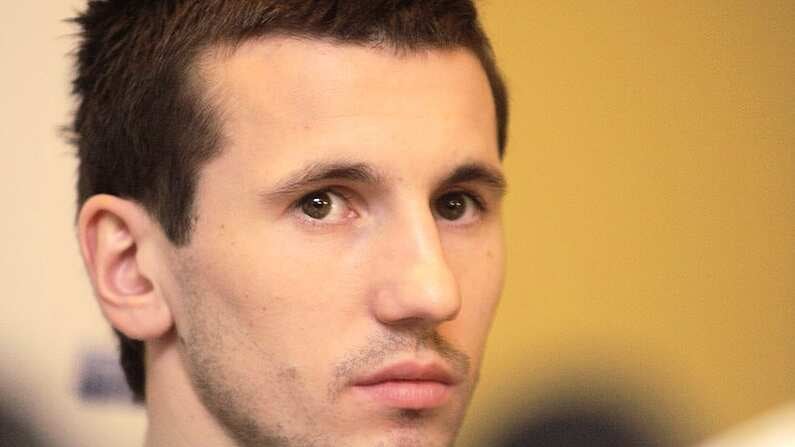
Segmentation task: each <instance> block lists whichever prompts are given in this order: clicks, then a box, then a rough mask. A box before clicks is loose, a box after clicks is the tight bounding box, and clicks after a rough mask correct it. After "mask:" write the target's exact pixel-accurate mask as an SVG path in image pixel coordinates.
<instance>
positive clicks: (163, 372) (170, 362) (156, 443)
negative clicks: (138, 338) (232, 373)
mask: <svg viewBox="0 0 795 447" xmlns="http://www.w3.org/2000/svg"><path fill="white" fill-rule="evenodd" d="M177 343H178V342H177V337H176V335H175V334H174V331H172V332H171V334H170V335H168V336H167V337H165V338H164V339H163V340H157V341H155V342H148V343H147V344H146V413H147V417H148V420H149V425H148V429H147V432H146V441H145V444H144V446H145V447H195V446H200V445H211V446H214V447H234V446H235V443H234V441H233V440H232V439H231V438H229V436H227V435H226V433H224V431H223V429H222V428H221V427H220V425H219V424H218V423H217V421H216V419H215V418H214V417H213V416H212V415H211V414H210V413H209V412H208V411H207V409H206V408H205V406H204V404H202V402H201V401H200V400H199V397H198V396H197V394H196V391H195V390H194V388H193V386H192V384H191V381H190V377H189V376H188V374H187V372H186V370H185V366H184V364H183V359H182V356H181V354H180V352H179V350H178V349H177Z"/></svg>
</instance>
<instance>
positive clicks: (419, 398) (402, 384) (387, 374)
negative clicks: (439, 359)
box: [353, 362, 460, 410]
mask: <svg viewBox="0 0 795 447" xmlns="http://www.w3.org/2000/svg"><path fill="white" fill-rule="evenodd" d="M458 382H460V379H459V378H457V377H455V376H454V375H453V374H452V373H451V372H450V371H449V370H448V369H447V368H445V367H444V366H443V365H442V364H440V363H436V362H433V363H425V364H423V363H419V362H402V363H397V364H394V365H391V366H388V367H386V368H383V369H381V370H378V371H376V372H375V373H372V374H368V375H364V376H362V377H360V378H357V379H356V380H354V382H353V389H354V391H355V392H356V393H357V394H359V395H360V396H361V397H363V398H364V399H368V400H371V401H374V402H376V403H378V404H381V405H385V406H387V407H392V408H402V409H414V410H420V409H429V408H436V407H440V406H442V405H444V404H445V403H446V402H447V401H448V400H449V398H450V395H451V393H452V390H453V387H454V386H455V385H456V384H457V383H458Z"/></svg>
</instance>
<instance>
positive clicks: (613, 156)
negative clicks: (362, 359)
mask: <svg viewBox="0 0 795 447" xmlns="http://www.w3.org/2000/svg"><path fill="white" fill-rule="evenodd" d="M481 7H482V13H483V14H484V16H485V21H486V27H487V29H488V31H489V32H490V33H491V35H492V39H493V41H494V44H495V47H496V51H497V54H498V57H499V59H500V62H501V65H502V68H503V70H504V71H505V73H506V75H507V78H508V81H509V85H510V88H511V92H512V94H513V95H512V96H513V112H514V113H513V122H512V127H511V133H510V146H509V149H508V154H509V155H508V158H507V160H506V165H507V169H508V173H509V181H510V195H509V198H508V203H507V211H506V213H505V218H506V222H507V234H508V242H509V246H510V251H509V275H508V281H507V289H506V293H505V297H504V300H503V303H502V306H501V308H500V311H499V313H498V316H497V319H496V321H495V326H494V331H493V333H492V337H491V339H490V343H489V351H488V356H487V359H486V365H485V368H484V371H483V379H482V383H481V389H480V391H479V393H478V395H477V397H476V399H475V401H474V406H473V407H472V411H471V413H470V417H469V419H468V425H467V426H466V429H465V430H464V436H463V438H462V445H476V444H477V442H476V441H475V440H477V439H483V438H482V436H483V435H484V433H485V432H488V431H489V430H487V429H486V427H485V425H486V424H489V423H491V422H493V421H495V420H497V421H499V420H500V419H501V418H503V417H507V416H509V415H510V413H511V412H512V410H510V408H513V407H512V406H509V404H513V403H515V402H517V401H518V402H520V403H523V404H524V405H525V406H527V407H530V409H531V411H532V409H533V408H535V407H538V406H539V405H541V404H542V403H543V402H544V401H545V399H547V398H548V397H549V396H550V395H551V394H552V395H554V394H555V393H560V392H569V393H572V392H573V393H577V392H586V394H588V393H590V394H591V397H592V398H594V399H596V400H610V399H611V398H613V397H614V396H610V395H607V394H609V393H610V392H613V391H617V392H619V393H620V392H622V391H621V389H624V388H625V389H627V390H629V391H624V392H625V393H629V394H630V395H629V396H628V399H629V400H634V401H637V405H638V407H639V408H640V407H643V408H649V409H650V411H651V413H653V414H654V415H656V419H658V422H659V423H661V424H662V425H663V426H667V427H668V428H669V429H671V430H676V431H677V433H675V438H676V439H678V440H684V441H693V440H697V439H700V438H703V437H704V436H707V435H708V434H710V433H713V432H715V431H717V430H721V429H724V428H726V427H727V426H729V425H731V424H733V423H736V422H739V421H741V420H742V419H744V418H748V417H751V416H752V415H753V414H754V413H756V412H759V411H762V410H764V409H767V408H769V407H771V406H774V405H776V404H779V403H782V402H784V401H786V400H788V399H795V130H793V129H795V88H794V87H793V82H794V81H795V57H794V56H793V55H795V32H794V31H793V24H795V2H791V1H755V2H751V1H725V0H713V1H707V0H701V1H674V2H670V1H641V2H639V1H625V0H618V1H611V2H597V1H588V0H577V1H565V0H540V1H537V0H533V1H526V0H490V1H483V2H481ZM591 381H595V382H596V383H597V384H601V385H598V387H597V386H594V385H592V384H591ZM625 384H631V386H630V387H625V386H624V385H625ZM570 388H573V391H572V390H570Z"/></svg>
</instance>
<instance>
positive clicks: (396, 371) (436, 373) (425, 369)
mask: <svg viewBox="0 0 795 447" xmlns="http://www.w3.org/2000/svg"><path fill="white" fill-rule="evenodd" d="M409 380H411V381H423V382H440V383H444V384H447V385H453V384H455V383H456V382H458V381H459V380H458V378H457V377H455V376H454V375H453V374H452V373H451V372H450V370H449V369H448V368H446V367H444V365H442V364H441V363H439V362H430V363H421V362H417V361H406V362H399V363H394V364H392V365H389V366H386V367H384V368H382V369H380V370H378V371H376V372H374V373H372V374H365V375H362V376H360V377H358V378H357V379H356V380H354V381H353V383H354V385H357V386H368V385H375V384H378V383H383V382H390V381H409Z"/></svg>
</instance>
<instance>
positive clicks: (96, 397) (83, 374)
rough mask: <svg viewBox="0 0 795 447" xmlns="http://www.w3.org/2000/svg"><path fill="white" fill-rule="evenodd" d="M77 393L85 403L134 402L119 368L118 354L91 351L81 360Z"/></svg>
mask: <svg viewBox="0 0 795 447" xmlns="http://www.w3.org/2000/svg"><path fill="white" fill-rule="evenodd" d="M79 362H80V372H79V383H78V387H77V392H78V395H79V397H80V399H82V400H84V401H94V402H97V401H100V402H109V401H114V402H118V401H122V402H132V393H131V392H130V388H129V387H128V386H127V382H126V380H125V378H124V373H123V371H122V369H121V367H120V366H119V359H118V354H116V353H115V352H113V351H110V350H91V351H88V352H86V353H85V354H83V356H82V358H81V359H80V361H79Z"/></svg>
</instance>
